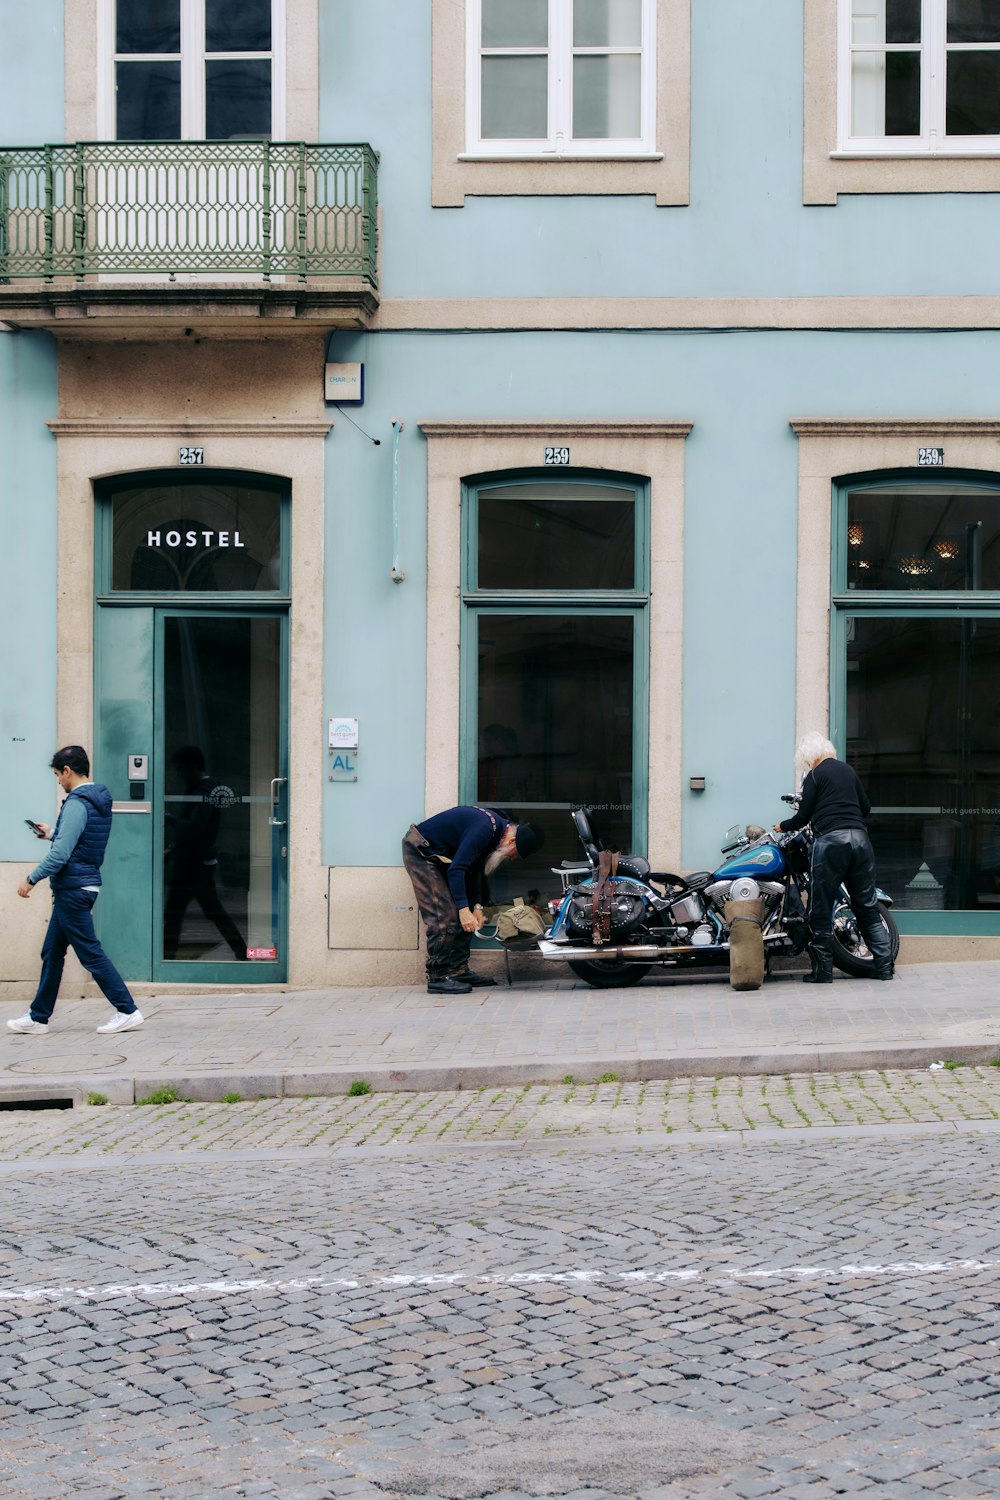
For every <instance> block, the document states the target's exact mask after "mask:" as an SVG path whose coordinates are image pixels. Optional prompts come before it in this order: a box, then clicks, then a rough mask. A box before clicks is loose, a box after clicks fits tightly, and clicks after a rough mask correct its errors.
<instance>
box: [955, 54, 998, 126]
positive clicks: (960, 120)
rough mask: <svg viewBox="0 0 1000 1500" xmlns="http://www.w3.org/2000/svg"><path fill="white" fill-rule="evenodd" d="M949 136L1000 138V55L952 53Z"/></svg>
mask: <svg viewBox="0 0 1000 1500" xmlns="http://www.w3.org/2000/svg"><path fill="white" fill-rule="evenodd" d="M945 119H946V129H947V132H948V134H949V135H1000V52H949V53H948V93H947V104H946V108H945Z"/></svg>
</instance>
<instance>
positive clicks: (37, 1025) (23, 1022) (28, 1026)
mask: <svg viewBox="0 0 1000 1500" xmlns="http://www.w3.org/2000/svg"><path fill="white" fill-rule="evenodd" d="M7 1025H8V1027H9V1029H10V1030H11V1031H31V1032H37V1033H39V1034H41V1033H42V1032H45V1031H48V1029H49V1028H48V1026H47V1025H46V1024H45V1022H44V1021H33V1020H32V1019H31V1012H30V1011H29V1012H28V1014H27V1015H26V1016H18V1018H17V1020H16V1021H8V1022H7Z"/></svg>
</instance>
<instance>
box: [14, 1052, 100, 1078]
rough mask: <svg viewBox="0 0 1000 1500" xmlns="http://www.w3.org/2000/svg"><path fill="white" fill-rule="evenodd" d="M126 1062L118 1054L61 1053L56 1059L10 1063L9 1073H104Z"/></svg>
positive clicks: (34, 1075)
mask: <svg viewBox="0 0 1000 1500" xmlns="http://www.w3.org/2000/svg"><path fill="white" fill-rule="evenodd" d="M124 1061H125V1058H124V1056H123V1055H122V1054H121V1053H117V1052H61V1053H57V1054H56V1056H55V1057H52V1056H46V1057H28V1058H25V1060H24V1062H16V1063H8V1064H7V1067H6V1070H5V1071H6V1072H8V1073H30V1074H31V1075H32V1076H33V1077H38V1076H39V1075H40V1074H43V1073H104V1072H106V1071H107V1070H108V1069H109V1068H117V1067H118V1065H119V1064H120V1063H123V1062H124Z"/></svg>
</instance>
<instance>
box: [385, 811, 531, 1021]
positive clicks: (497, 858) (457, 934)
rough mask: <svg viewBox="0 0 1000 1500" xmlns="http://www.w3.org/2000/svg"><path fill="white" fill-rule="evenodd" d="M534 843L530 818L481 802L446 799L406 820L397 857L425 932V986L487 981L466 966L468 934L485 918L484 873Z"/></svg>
mask: <svg viewBox="0 0 1000 1500" xmlns="http://www.w3.org/2000/svg"><path fill="white" fill-rule="evenodd" d="M538 845H539V839H538V835H537V834H536V832H535V830H534V829H533V828H532V826H531V824H530V823H511V822H508V820H507V819H506V818H504V817H501V815H500V814H499V813H496V812H491V811H490V810H489V809H488V808H485V807H450V808H449V809H448V811H447V812H442V813H437V814H436V815H435V816H434V817H433V818H426V819H425V820H424V822H423V823H413V824H411V825H410V830H409V832H408V833H407V835H406V837H405V838H404V840H403V864H404V865H405V866H406V873H407V874H408V875H409V877H410V881H411V884H412V885H413V894H414V895H415V896H416V898H417V906H418V908H419V910H420V915H421V917H422V918H423V922H424V928H425V930H426V933H427V992H428V994H431V995H467V994H468V993H469V991H470V990H471V989H472V988H473V987H474V986H475V987H478V986H480V985H489V984H492V983H493V980H492V979H488V978H486V977H485V976H484V975H479V974H473V973H472V972H471V971H470V969H469V948H470V946H471V942H472V934H473V933H474V932H478V931H479V929H480V927H482V925H483V907H482V895H483V876H484V875H490V874H492V873H493V871H494V870H495V869H496V868H497V866H498V865H501V864H503V862H504V860H505V859H514V858H521V859H526V858H527V856H528V855H529V854H531V853H532V852H533V851H534V850H535V849H537V848H538Z"/></svg>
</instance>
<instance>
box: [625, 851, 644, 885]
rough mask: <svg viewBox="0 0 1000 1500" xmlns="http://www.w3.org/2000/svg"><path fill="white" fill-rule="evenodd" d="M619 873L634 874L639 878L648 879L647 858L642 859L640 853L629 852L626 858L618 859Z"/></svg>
mask: <svg viewBox="0 0 1000 1500" xmlns="http://www.w3.org/2000/svg"><path fill="white" fill-rule="evenodd" d="M618 873H619V875H634V876H635V877H636V878H637V879H639V880H648V879H649V860H648V859H643V857H642V855H641V854H630V855H629V856H628V858H627V859H625V858H622V859H620V860H619V861H618Z"/></svg>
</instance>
